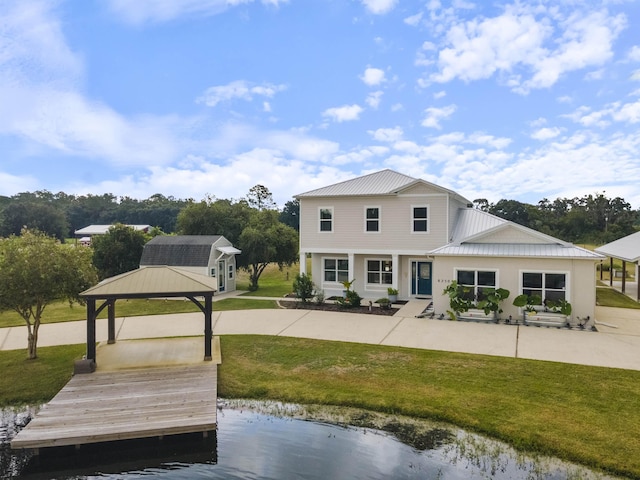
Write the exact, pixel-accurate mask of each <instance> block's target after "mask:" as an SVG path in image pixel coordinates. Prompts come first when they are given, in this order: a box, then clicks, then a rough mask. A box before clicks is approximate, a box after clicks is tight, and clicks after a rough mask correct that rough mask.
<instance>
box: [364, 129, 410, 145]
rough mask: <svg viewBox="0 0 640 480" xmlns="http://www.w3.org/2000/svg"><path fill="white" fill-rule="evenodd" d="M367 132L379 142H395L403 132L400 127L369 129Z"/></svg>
mask: <svg viewBox="0 0 640 480" xmlns="http://www.w3.org/2000/svg"><path fill="white" fill-rule="evenodd" d="M367 133H368V134H369V135H371V136H372V137H373V138H374V139H375V140H377V141H379V142H397V141H398V140H400V139H401V138H402V135H403V134H404V132H403V130H402V128H401V127H393V128H379V129H377V130H369V131H368V132H367Z"/></svg>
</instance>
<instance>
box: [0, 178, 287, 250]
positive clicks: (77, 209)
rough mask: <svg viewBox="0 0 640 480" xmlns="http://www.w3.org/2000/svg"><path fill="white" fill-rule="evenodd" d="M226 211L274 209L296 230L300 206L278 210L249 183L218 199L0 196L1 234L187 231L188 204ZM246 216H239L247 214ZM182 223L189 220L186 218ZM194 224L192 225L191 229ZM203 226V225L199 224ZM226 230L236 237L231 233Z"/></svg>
mask: <svg viewBox="0 0 640 480" xmlns="http://www.w3.org/2000/svg"><path fill="white" fill-rule="evenodd" d="M203 203H204V204H206V205H208V206H213V207H212V208H214V209H220V210H225V211H227V212H229V211H230V210H233V212H234V213H235V212H236V211H243V210H244V211H245V213H246V211H247V210H248V209H259V210H277V211H278V215H279V220H280V221H281V222H282V223H284V224H285V225H288V226H290V227H292V228H294V229H295V230H296V231H297V230H298V216H297V215H298V212H299V206H298V202H297V201H296V200H291V201H288V202H287V203H286V204H285V205H284V207H283V208H282V209H281V210H278V208H277V205H276V204H275V202H274V201H273V198H272V195H271V193H270V192H269V190H268V189H267V188H266V187H264V186H262V185H256V186H255V187H253V188H252V189H251V190H250V191H249V193H248V194H247V196H246V197H244V198H240V199H237V200H234V199H230V200H227V199H216V198H215V197H207V198H205V199H204V200H202V201H200V202H196V201H195V200H193V199H177V198H174V197H171V196H169V197H166V196H164V195H162V194H160V193H156V194H155V195H152V196H150V197H149V198H147V199H144V200H139V199H135V198H131V197H128V196H125V197H117V196H115V195H113V194H111V193H105V194H102V195H93V194H88V195H68V194H66V193H64V192H58V193H52V192H49V191H47V190H38V191H35V192H23V193H19V194H17V195H13V196H11V197H6V196H0V237H8V236H9V235H20V232H21V231H22V229H23V228H25V227H26V228H28V229H32V230H38V231H40V232H43V233H46V234H47V235H49V236H52V237H55V238H57V239H58V240H61V241H64V240H65V239H67V238H73V236H74V232H75V231H76V230H79V229H81V228H83V227H86V226H88V225H96V224H98V225H111V224H115V223H122V224H125V225H126V224H129V225H151V226H152V227H154V228H155V229H156V230H157V231H159V232H164V233H186V232H182V231H181V226H180V225H179V224H178V218H179V215H180V212H182V211H183V210H184V209H186V208H187V207H189V208H190V209H191V211H194V208H195V207H196V206H198V205H201V204H203ZM245 217H246V215H244V214H243V215H242V218H245ZM184 222H185V223H189V222H187V221H186V220H184ZM193 227H194V225H190V228H191V229H192V230H193ZM203 228H204V229H207V228H208V227H207V226H203ZM216 234H220V235H224V236H225V237H227V238H229V240H231V241H234V240H235V238H234V237H233V235H230V236H227V235H226V234H224V233H220V232H217V233H216Z"/></svg>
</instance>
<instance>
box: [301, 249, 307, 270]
mask: <svg viewBox="0 0 640 480" xmlns="http://www.w3.org/2000/svg"><path fill="white" fill-rule="evenodd" d="M299 263H300V275H302V274H306V273H307V252H302V251H301V252H300V257H299Z"/></svg>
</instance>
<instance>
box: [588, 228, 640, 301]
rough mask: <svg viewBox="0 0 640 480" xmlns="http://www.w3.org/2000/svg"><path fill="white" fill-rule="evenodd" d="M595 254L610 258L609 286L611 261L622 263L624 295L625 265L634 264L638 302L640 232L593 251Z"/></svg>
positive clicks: (639, 288) (610, 282) (624, 289)
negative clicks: (615, 259) (616, 260)
mask: <svg viewBox="0 0 640 480" xmlns="http://www.w3.org/2000/svg"><path fill="white" fill-rule="evenodd" d="M595 251H596V252H597V253H601V254H602V255H606V256H607V257H609V258H610V270H609V271H610V273H611V275H610V279H609V285H611V286H613V259H614V258H617V259H618V260H621V261H622V278H621V280H622V293H626V269H627V263H632V264H635V278H636V285H637V289H638V291H637V294H636V300H637V301H639V302H640V284H638V275H639V274H640V267H639V262H640V232H636V233H632V234H631V235H627V236H626V237H622V238H619V239H618V240H615V241H613V242H611V243H607V244H606V245H602V246H601V247H598V248H596V249H595Z"/></svg>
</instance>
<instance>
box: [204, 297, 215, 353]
mask: <svg viewBox="0 0 640 480" xmlns="http://www.w3.org/2000/svg"><path fill="white" fill-rule="evenodd" d="M212 297H213V296H212V295H205V297H204V359H205V361H211V359H212V356H211V339H212V337H213V328H212V316H213V314H212V311H213V298H212Z"/></svg>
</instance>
